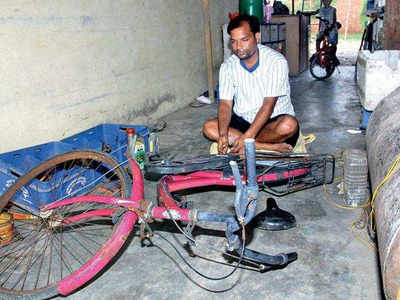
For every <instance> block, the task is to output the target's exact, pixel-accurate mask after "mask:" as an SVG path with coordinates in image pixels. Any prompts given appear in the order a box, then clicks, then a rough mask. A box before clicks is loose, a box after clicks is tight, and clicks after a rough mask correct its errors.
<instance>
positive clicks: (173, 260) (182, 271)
mask: <svg viewBox="0 0 400 300" xmlns="http://www.w3.org/2000/svg"><path fill="white" fill-rule="evenodd" d="M156 234H157V235H159V236H160V237H161V238H163V239H164V240H165V241H167V242H168V243H169V245H170V246H171V247H173V248H174V249H175V251H176V252H177V253H179V251H178V249H176V247H175V246H174V245H173V244H172V243H171V242H170V241H169V240H168V239H167V238H165V237H163V236H162V235H160V234H158V233H156ZM153 246H154V247H156V248H157V249H159V250H160V251H161V252H163V253H164V254H165V255H166V256H167V257H168V258H169V259H170V260H171V261H172V262H173V263H174V264H175V265H176V266H177V267H178V269H179V271H181V273H182V274H183V275H184V276H185V277H186V278H187V279H188V280H190V281H191V282H192V283H193V284H195V285H196V286H198V287H199V288H201V289H203V290H205V291H208V292H211V293H224V292H227V291H229V290H231V289H233V288H234V287H235V286H236V285H237V284H238V283H239V281H240V279H241V276H242V273H239V277H238V278H237V280H236V281H235V282H234V283H233V284H232V285H231V286H230V287H228V288H225V289H221V290H216V289H211V288H208V287H206V286H204V285H202V284H200V283H199V282H197V281H196V280H195V279H193V278H192V277H191V276H190V275H189V274H188V273H187V272H186V271H185V270H184V269H183V268H182V267H181V266H180V264H179V263H178V262H177V261H176V259H174V258H173V257H172V256H171V255H169V254H168V253H167V252H166V251H165V250H164V249H163V248H162V247H160V246H158V245H156V244H154V243H153Z"/></svg>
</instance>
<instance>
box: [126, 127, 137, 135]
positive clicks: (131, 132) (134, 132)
mask: <svg viewBox="0 0 400 300" xmlns="http://www.w3.org/2000/svg"><path fill="white" fill-rule="evenodd" d="M126 134H136V131H135V129H134V128H127V129H126Z"/></svg>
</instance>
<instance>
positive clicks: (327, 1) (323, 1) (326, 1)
mask: <svg viewBox="0 0 400 300" xmlns="http://www.w3.org/2000/svg"><path fill="white" fill-rule="evenodd" d="M322 3H324V6H325V7H327V6H329V5H331V3H332V0H322Z"/></svg>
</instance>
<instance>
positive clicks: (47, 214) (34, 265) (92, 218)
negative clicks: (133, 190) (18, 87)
mask: <svg viewBox="0 0 400 300" xmlns="http://www.w3.org/2000/svg"><path fill="white" fill-rule="evenodd" d="M60 174H61V175H60ZM77 178H89V179H88V180H87V181H84V180H82V179H80V180H77ZM74 180H75V181H74ZM71 182H73V183H71ZM76 182H80V183H82V182H85V183H86V186H84V185H81V184H77V183H76ZM92 182H95V183H94V184H92ZM129 182H130V180H129V177H128V175H127V174H126V171H125V170H124V169H123V168H121V167H120V166H119V165H118V164H117V163H116V162H115V161H114V160H113V159H112V158H111V157H109V156H108V155H105V154H102V153H99V152H95V151H74V152H69V153H65V154H62V155H59V156H55V157H53V158H51V159H49V160H48V161H45V162H43V163H42V164H40V165H38V166H37V167H35V168H34V169H32V170H31V171H29V172H28V173H27V174H25V175H24V176H22V177H20V178H19V179H18V180H17V181H16V182H15V184H14V185H13V186H11V187H10V189H9V190H8V191H7V192H6V193H5V194H4V195H3V196H2V198H1V199H0V206H1V207H3V213H7V214H8V215H11V216H12V217H13V225H12V227H13V230H12V237H11V239H10V241H9V242H4V241H3V242H4V243H3V244H2V245H1V246H0V293H3V294H6V295H7V294H8V295H9V297H10V298H11V299H14V298H19V297H21V298H24V297H25V296H28V297H29V298H30V299H32V297H34V296H35V295H36V296H39V297H43V295H45V296H46V297H49V296H52V295H56V294H58V293H61V294H63V295H65V294H68V293H70V292H71V291H72V290H73V289H76V288H78V287H79V286H81V285H83V284H85V282H87V281H88V280H90V279H91V278H93V277H94V276H95V275H96V273H97V272H98V271H100V269H101V268H102V267H103V266H105V264H107V263H108V262H109V261H110V260H111V258H112V256H113V255H115V254H116V251H118V250H119V248H121V247H122V245H123V243H124V242H125V239H119V241H118V242H116V241H117V240H118V239H116V235H118V234H121V231H120V230H119V229H120V228H123V227H124V228H125V229H124V230H125V232H124V233H129V232H130V231H131V230H132V228H133V224H130V225H131V226H128V227H127V228H126V224H127V223H132V221H133V223H134V220H132V215H130V216H129V218H130V219H129V218H128V216H127V215H126V214H125V215H122V216H121V218H120V220H119V222H116V224H115V225H114V224H113V223H112V222H111V216H112V215H113V214H114V213H115V212H116V210H117V209H118V208H115V207H111V206H110V205H108V204H101V203H76V204H73V205H69V206H64V207H59V208H56V209H54V210H51V211H41V212H40V213H39V214H32V212H31V211H29V210H28V209H27V207H24V206H21V205H16V203H17V201H14V199H17V198H18V197H20V195H21V193H22V194H23V193H24V195H26V194H27V193H28V194H29V195H30V197H31V198H32V197H35V198H36V199H32V200H34V201H39V202H40V201H41V198H46V201H48V200H49V197H50V198H52V199H53V200H54V201H57V200H60V199H62V198H66V197H70V196H78V195H114V196H121V197H129V195H130V184H129ZM43 185H44V186H45V187H46V189H43ZM39 187H40V188H41V189H39ZM44 193H46V197H45V196H44ZM80 216H82V217H80ZM72 217H73V219H71V218H72ZM116 243H117V244H118V245H115V244H116ZM113 244H114V245H113ZM106 247H108V248H110V247H111V248H112V247H114V248H115V249H114V252H113V255H109V256H110V257H105V258H104V259H103V260H102V261H101V262H100V264H101V267H100V268H97V269H96V266H94V264H99V260H96V259H93V258H94V257H98V256H99V253H103V252H104V248H106ZM88 267H90V268H91V269H93V270H97V271H96V272H94V271H91V272H92V273H90V274H89V275H87V276H86V280H85V281H82V280H80V279H79V280H78V282H76V274H77V273H79V272H81V271H82V270H83V269H85V268H86V269H87V268H88ZM70 279H71V280H75V283H74V284H72V286H73V287H71V288H69V289H68V288H67V289H65V288H64V290H62V291H60V288H59V286H58V284H59V283H60V282H61V281H64V282H65V281H68V280H70ZM6 295H4V296H6Z"/></svg>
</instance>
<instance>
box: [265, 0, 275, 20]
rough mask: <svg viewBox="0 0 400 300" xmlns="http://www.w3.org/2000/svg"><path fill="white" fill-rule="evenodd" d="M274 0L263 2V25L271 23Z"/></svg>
mask: <svg viewBox="0 0 400 300" xmlns="http://www.w3.org/2000/svg"><path fill="white" fill-rule="evenodd" d="M273 5H274V0H264V23H266V24H268V23H271V21H272V14H273V13H274V7H273Z"/></svg>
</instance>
